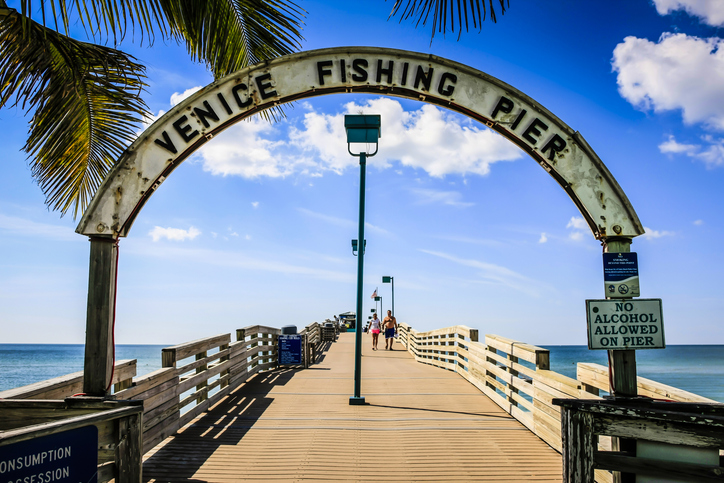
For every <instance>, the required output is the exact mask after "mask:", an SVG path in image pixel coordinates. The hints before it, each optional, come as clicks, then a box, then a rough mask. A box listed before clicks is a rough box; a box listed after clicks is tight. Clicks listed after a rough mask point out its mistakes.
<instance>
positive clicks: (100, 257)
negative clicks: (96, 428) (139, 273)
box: [83, 237, 118, 396]
mask: <svg viewBox="0 0 724 483" xmlns="http://www.w3.org/2000/svg"><path fill="white" fill-rule="evenodd" d="M90 244H91V248H90V266H89V274H88V309H87V315H86V330H85V363H84V365H83V392H84V393H85V394H87V395H88V396H106V395H108V393H109V390H110V386H111V378H112V377H113V362H114V361H113V356H114V347H113V346H114V341H113V321H114V318H115V300H116V271H117V269H118V241H117V240H116V239H114V238H101V237H91V238H90Z"/></svg>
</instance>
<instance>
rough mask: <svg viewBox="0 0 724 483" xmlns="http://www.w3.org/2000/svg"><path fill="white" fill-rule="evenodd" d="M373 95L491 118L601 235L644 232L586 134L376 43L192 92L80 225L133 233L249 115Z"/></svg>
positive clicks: (135, 150)
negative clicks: (180, 175) (165, 191)
mask: <svg viewBox="0 0 724 483" xmlns="http://www.w3.org/2000/svg"><path fill="white" fill-rule="evenodd" d="M345 92H346V93H360V92H361V93H374V94H384V95H390V96H396V97H404V98H408V99H414V100H419V101H422V102H426V103H430V104H436V105H439V106H442V107H445V108H447V109H450V110H453V111H457V112H460V113H462V114H464V115H466V116H468V117H470V118H472V119H475V120H477V121H480V122H482V123H484V124H485V125H486V126H488V127H489V128H491V129H493V130H494V131H497V132H498V133H500V134H501V135H503V136H504V137H505V138H507V139H508V140H510V141H511V142H513V143H515V144H516V145H518V146H519V147H520V148H522V149H523V150H524V151H525V152H526V153H528V154H529V155H530V156H531V157H532V158H533V159H534V160H535V161H536V162H538V164H540V166H541V167H542V168H543V169H545V170H546V171H547V172H548V173H549V174H550V175H551V176H552V177H553V178H554V179H555V180H556V182H557V183H558V184H559V185H560V186H561V187H562V188H563V189H564V190H565V191H566V193H568V195H569V196H570V198H571V199H572V200H573V202H574V203H575V204H576V206H577V207H578V209H579V211H580V212H581V214H582V216H583V218H584V219H585V220H586V222H587V223H588V226H589V227H590V229H591V232H592V233H593V235H594V236H595V237H596V238H597V239H606V238H608V237H624V238H633V237H636V236H638V235H641V234H643V233H644V230H643V226H642V225H641V223H640V222H639V219H638V217H637V215H636V213H635V211H634V209H633V207H632V206H631V203H630V202H629V200H628V198H627V197H626V195H625V194H624V192H623V190H622V189H621V187H620V186H619V185H618V183H617V182H616V180H615V179H614V177H613V176H612V175H611V173H610V172H609V171H608V169H607V168H606V166H605V165H604V164H603V162H602V161H601V160H600V159H599V157H598V156H597V155H596V153H595V152H594V151H593V150H592V149H591V148H590V146H589V145H588V144H587V143H586V141H585V140H584V139H583V137H582V136H581V135H580V134H579V133H578V132H577V131H574V130H573V129H571V128H570V127H569V126H568V125H566V124H565V123H564V122H562V121H561V120H560V119H558V118H557V117H556V116H555V115H554V114H553V113H551V112H550V111H548V110H547V109H546V108H545V107H543V106H542V105H540V104H539V103H538V102H536V101H535V100H533V99H531V98H530V97H528V96H526V95H525V94H524V93H522V92H520V91H519V90H517V89H515V88H514V87H512V86H510V85H508V84H506V83H504V82H502V81H500V80H499V79H496V78H495V77H492V76H490V75H488V74H485V73H484V72H481V71H479V70H476V69H473V68H471V67H469V66H466V65H463V64H459V63H457V62H453V61H451V60H447V59H443V58H440V57H436V56H433V55H429V54H421V53H416V52H407V51H402V50H395V49H383V48H374V47H336V48H331V49H322V50H314V51H309V52H300V53H298V54H294V55H289V56H285V57H280V58H278V59H275V60H272V61H269V62H266V63H262V64H257V65H255V66H253V67H248V68H246V69H243V70H240V71H238V72H236V73H234V74H231V75H229V76H227V77H224V78H223V79H219V80H218V81H216V82H214V83H212V84H209V85H208V86H206V87H204V88H203V89H201V90H200V91H198V92H196V93H195V94H194V95H192V96H190V97H188V98H187V99H185V100H184V101H182V102H181V103H179V104H178V105H176V106H175V107H174V108H173V109H171V110H170V111H169V112H167V113H166V114H165V115H164V116H162V117H161V118H160V119H158V120H157V121H156V122H155V123H154V124H153V125H152V126H150V127H149V128H148V129H146V131H144V132H143V133H142V134H141V135H140V136H139V138H138V139H137V140H136V141H135V142H134V143H133V144H132V145H131V146H130V147H129V148H128V150H126V152H125V153H124V154H123V155H122V156H121V158H120V159H119V161H118V163H116V165H115V166H114V167H113V169H112V170H111V172H110V173H109V174H108V176H107V177H106V179H105V181H104V182H103V184H102V185H101V187H100V188H99V189H98V191H97V193H96V194H95V196H94V197H93V200H92V201H91V204H90V206H89V207H88V209H87V210H86V212H85V213H84V215H83V218H82V219H81V221H80V223H79V224H78V227H77V229H76V231H77V232H78V233H80V234H83V235H87V236H91V237H98V236H100V237H108V238H112V239H118V238H119V237H125V236H127V235H128V233H129V231H130V229H131V226H132V224H133V222H134V220H135V218H136V216H138V213H139V212H140V210H141V208H142V207H143V205H144V204H145V202H146V201H147V200H148V199H149V198H150V197H151V196H152V195H153V193H154V191H155V190H156V188H158V186H159V185H160V184H161V183H162V182H163V181H164V180H165V179H166V178H167V177H168V176H169V175H170V174H171V173H172V172H173V170H174V169H175V168H176V167H178V166H179V164H180V163H182V162H183V161H184V160H185V159H186V158H188V157H189V156H190V155H191V154H192V153H193V152H194V151H196V150H197V149H199V148H200V147H201V146H202V145H203V144H204V143H206V142H207V141H209V140H211V139H212V138H213V137H214V136H215V135H216V134H218V133H219V132H221V131H223V130H224V129H225V128H227V127H229V126H230V125H232V124H234V123H237V122H239V121H241V120H243V119H245V118H247V117H249V116H251V115H252V114H255V113H258V112H260V111H263V110H264V109H268V108H270V107H273V106H277V105H280V104H284V103H287V102H291V101H294V100H298V99H304V98H309V97H315V96H321V95H325V94H336V93H345Z"/></svg>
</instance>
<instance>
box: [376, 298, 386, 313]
mask: <svg viewBox="0 0 724 483" xmlns="http://www.w3.org/2000/svg"><path fill="white" fill-rule="evenodd" d="M377 302H379V303H380V314H382V315H385V311H384V310H382V297H380V296H379V295H378V296H377V297H375V308H377Z"/></svg>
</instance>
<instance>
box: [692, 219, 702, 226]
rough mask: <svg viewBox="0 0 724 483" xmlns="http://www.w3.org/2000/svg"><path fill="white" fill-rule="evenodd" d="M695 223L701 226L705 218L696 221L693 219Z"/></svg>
mask: <svg viewBox="0 0 724 483" xmlns="http://www.w3.org/2000/svg"><path fill="white" fill-rule="evenodd" d="M693 224H694V225H695V226H701V225H703V224H704V220H694V221H693Z"/></svg>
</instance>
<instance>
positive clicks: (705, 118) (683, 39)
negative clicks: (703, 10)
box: [613, 33, 724, 129]
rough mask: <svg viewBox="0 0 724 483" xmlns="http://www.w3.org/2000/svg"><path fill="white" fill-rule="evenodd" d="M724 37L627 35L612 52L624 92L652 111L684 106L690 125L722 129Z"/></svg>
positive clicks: (621, 89) (682, 108)
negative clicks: (651, 39) (723, 46)
mask: <svg viewBox="0 0 724 483" xmlns="http://www.w3.org/2000/svg"><path fill="white" fill-rule="evenodd" d="M723 43H724V40H723V39H720V38H710V39H701V38H698V37H690V36H688V35H685V34H671V33H664V34H662V35H661V38H660V39H659V41H658V42H657V43H655V42H651V41H649V40H647V39H639V38H636V37H626V38H625V39H624V41H623V43H620V44H618V45H617V46H616V48H615V49H614V51H613V70H614V71H615V72H617V73H618V78H617V82H618V88H619V92H620V94H621V96H623V97H624V98H625V99H626V100H627V101H629V102H630V103H631V104H633V105H634V106H636V107H639V108H641V109H646V110H648V109H652V110H653V111H654V112H663V111H671V110H681V111H682V115H683V119H684V122H685V123H687V124H694V123H704V124H706V125H708V126H710V127H713V128H716V129H724V48H722V44H723Z"/></svg>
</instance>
